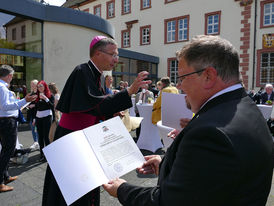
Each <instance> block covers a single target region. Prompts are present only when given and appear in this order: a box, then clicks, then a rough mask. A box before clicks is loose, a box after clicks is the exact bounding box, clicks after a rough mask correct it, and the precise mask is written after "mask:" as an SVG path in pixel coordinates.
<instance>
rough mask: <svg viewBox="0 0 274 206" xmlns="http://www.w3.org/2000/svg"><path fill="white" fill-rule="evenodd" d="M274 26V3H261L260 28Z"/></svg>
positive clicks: (270, 1)
mask: <svg viewBox="0 0 274 206" xmlns="http://www.w3.org/2000/svg"><path fill="white" fill-rule="evenodd" d="M273 26H274V1H273V0H267V1H262V2H261V28H263V27H273Z"/></svg>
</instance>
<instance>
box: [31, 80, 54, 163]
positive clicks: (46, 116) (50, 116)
mask: <svg viewBox="0 0 274 206" xmlns="http://www.w3.org/2000/svg"><path fill="white" fill-rule="evenodd" d="M37 90H38V94H37V95H38V97H37V99H36V111H37V112H36V121H35V124H36V126H37V131H38V135H39V146H40V161H44V160H45V157H44V154H43V151H42V149H43V148H44V146H47V145H48V144H49V129H50V126H51V122H52V120H54V118H55V117H54V112H53V111H54V96H53V95H52V94H51V92H50V90H49V88H48V85H47V83H46V82H45V81H43V80H41V81H39V82H38V84H37Z"/></svg>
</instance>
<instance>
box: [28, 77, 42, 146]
mask: <svg viewBox="0 0 274 206" xmlns="http://www.w3.org/2000/svg"><path fill="white" fill-rule="evenodd" d="M37 83H38V80H37V79H33V80H32V81H31V82H30V93H31V95H35V94H37ZM35 115H36V108H35V101H33V102H31V103H30V104H29V105H28V106H27V121H28V122H29V124H30V128H31V134H32V138H33V144H32V145H31V146H30V147H29V148H30V149H31V150H39V149H40V147H39V143H38V133H37V128H36V126H35V125H33V120H34V119H35Z"/></svg>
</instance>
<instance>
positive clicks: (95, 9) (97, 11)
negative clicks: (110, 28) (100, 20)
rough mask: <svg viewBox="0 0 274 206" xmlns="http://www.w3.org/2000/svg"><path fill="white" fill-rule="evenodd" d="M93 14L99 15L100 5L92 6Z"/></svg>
mask: <svg viewBox="0 0 274 206" xmlns="http://www.w3.org/2000/svg"><path fill="white" fill-rule="evenodd" d="M94 15H96V16H99V17H101V7H100V6H97V7H95V8H94Z"/></svg>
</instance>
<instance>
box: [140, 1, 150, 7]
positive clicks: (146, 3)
mask: <svg viewBox="0 0 274 206" xmlns="http://www.w3.org/2000/svg"><path fill="white" fill-rule="evenodd" d="M142 2H143V5H142V6H143V9H145V8H149V7H150V0H143V1H142Z"/></svg>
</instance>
